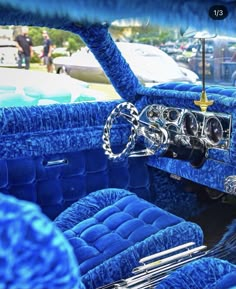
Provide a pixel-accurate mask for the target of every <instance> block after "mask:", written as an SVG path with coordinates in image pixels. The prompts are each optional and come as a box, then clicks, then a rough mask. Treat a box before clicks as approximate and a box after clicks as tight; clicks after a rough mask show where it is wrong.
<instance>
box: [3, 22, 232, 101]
mask: <svg viewBox="0 0 236 289" xmlns="http://www.w3.org/2000/svg"><path fill="white" fill-rule="evenodd" d="M22 28H23V26H14V25H11V26H1V30H0V31H1V34H0V67H1V70H0V73H1V75H4V74H5V75H6V73H5V71H3V70H2V69H3V68H8V69H9V68H10V69H16V70H17V69H18V66H19V60H20V59H21V55H20V53H19V51H18V47H17V41H16V40H17V35H19V34H20V31H21V29H22ZM44 31H46V33H47V35H48V37H49V38H50V41H51V48H50V49H51V53H50V61H51V64H50V65H51V68H50V69H52V72H53V74H55V75H56V77H57V78H55V77H54V78H55V79H54V78H53V79H52V76H51V75H47V76H45V78H47V79H51V80H50V83H55V82H57V83H60V85H55V84H54V88H53V89H50V90H49V91H53V93H51V94H50V96H48V95H46V96H45V91H46V88H44V87H43V84H44V86H46V82H45V81H42V82H41V83H40V85H39V82H38V83H37V81H35V80H32V79H34V78H35V79H41V77H42V76H41V75H38V76H37V75H36V73H37V72H39V73H42V72H44V73H46V74H47V73H48V64H47V59H46V58H45V57H44V49H45V48H44V45H45V38H44V35H43V33H44ZM109 33H110V35H111V37H112V38H113V40H114V42H115V43H116V45H117V47H118V48H119V50H120V52H121V54H122V55H123V57H124V58H125V59H126V61H127V63H128V64H129V65H130V68H131V69H132V71H133V72H134V74H135V75H136V77H137V78H138V80H139V82H140V83H141V84H143V85H144V86H151V85H156V84H160V83H166V82H176V81H178V82H183V83H192V84H201V81H202V67H203V65H202V52H203V45H202V43H201V40H200V39H194V38H184V37H183V35H181V33H180V29H179V28H178V27H172V28H167V27H161V26H158V25H151V24H148V25H144V26H143V25H139V26H133V25H132V23H131V24H130V23H127V25H120V26H119V23H118V24H117V23H116V24H115V25H111V26H110V28H109ZM6 35H7V36H6ZM28 35H29V37H30V39H31V40H32V50H33V53H32V55H31V57H30V67H29V73H30V71H33V72H34V73H31V74H32V75H30V76H29V77H26V79H28V80H29V79H31V82H30V83H29V82H28V84H27V81H26V82H24V83H25V86H27V87H31V89H28V88H27V89H26V88H23V89H22V87H18V86H20V85H19V82H16V81H14V80H13V79H12V80H11V81H9V80H8V81H7V79H6V77H1V79H2V81H3V80H4V81H5V82H6V83H5V84H4V83H2V87H3V86H4V85H5V86H9V85H10V84H12V87H14V89H15V90H14V91H17V92H21V93H20V95H21V97H22V98H24V101H23V102H22V103H23V105H31V104H35V103H36V104H40V105H42V104H50V103H57V102H58V101H59V102H69V103H70V102H72V101H73V102H77V101H80V100H83V101H86V100H89V101H91V100H109V99H116V98H120V96H119V94H118V93H117V92H116V91H115V90H114V88H113V86H112V85H111V83H110V81H109V78H108V77H107V76H106V73H105V72H104V71H103V68H102V67H101V65H100V63H99V62H98V61H97V59H96V58H95V56H94V55H93V53H92V52H91V51H90V49H89V48H88V47H86V45H85V43H84V42H83V41H82V39H81V38H80V37H79V36H78V35H76V34H74V33H71V32H67V31H63V30H57V29H50V28H48V27H28ZM17 51H18V53H17ZM205 57H206V60H205V61H206V65H205V76H206V83H207V84H209V85H212V84H217V85H218V84H223V85H227V86H232V85H233V86H235V85H236V38H234V37H228V36H225V35H217V36H216V37H215V38H211V39H206V41H205ZM26 64H27V63H26V62H25V60H24V59H23V62H22V67H23V68H25V67H26ZM18 73H20V72H19V71H18ZM21 74H22V73H21ZM12 75H17V73H15V72H14V74H12ZM62 75H63V76H68V77H67V78H66V80H65V78H64V79H63V80H60V78H61V77H62ZM16 79H21V77H17V76H16ZM66 81H67V83H65V82H66ZM75 81H77V83H76V84H75ZM72 82H73V83H72ZM63 83H64V87H63V88H62V85H61V84H63ZM56 86H57V88H56ZM75 86H76V87H80V89H79V90H78V93H77V95H76V94H75V89H72V91H71V89H70V87H71V88H72V87H73V88H74V87H75ZM0 90H1V91H2V92H1V97H2V98H3V96H4V95H6V94H5V92H4V89H3V88H2V89H0ZM22 91H23V92H24V93H23V96H24V97H23V96H22ZM26 91H27V93H26ZM29 91H31V93H29ZM32 91H34V94H32ZM36 91H37V93H36ZM62 91H63V93H64V94H65V95H63V97H59V95H61V93H62ZM36 95H37V101H36V100H35V99H34V101H29V100H30V99H29V98H28V97H35V96H36ZM52 95H53V96H52ZM42 98H43V100H42ZM8 100H9V97H8ZM26 100H27V101H26ZM39 100H40V101H39ZM13 104H14V105H21V102H14V101H11V102H9V101H5V100H4V101H2V102H1V105H2V106H5V105H13Z"/></svg>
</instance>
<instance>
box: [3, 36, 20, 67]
mask: <svg viewBox="0 0 236 289" xmlns="http://www.w3.org/2000/svg"><path fill="white" fill-rule="evenodd" d="M17 66H18V49H17V46H16V42H15V41H12V40H8V39H0V67H17Z"/></svg>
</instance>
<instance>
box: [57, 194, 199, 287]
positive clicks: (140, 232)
mask: <svg viewBox="0 0 236 289" xmlns="http://www.w3.org/2000/svg"><path fill="white" fill-rule="evenodd" d="M55 224H56V225H57V226H58V227H59V228H60V229H61V230H62V231H64V234H65V236H66V237H67V239H68V240H69V241H70V243H71V245H72V246H73V248H74V252H75V255H76V257H77V261H78V263H79V266H80V270H81V276H82V281H83V283H84V284H85V286H86V288H97V287H99V286H102V285H104V284H107V283H110V282H113V281H115V280H119V279H121V278H126V277H128V276H130V275H131V271H132V269H133V268H134V267H135V266H138V260H139V259H140V258H142V257H145V256H148V255H151V254H154V253H156V252H159V251H162V250H165V249H167V248H170V247H173V246H177V245H179V244H182V243H186V242H189V241H194V242H196V244H197V245H199V244H202V242H203V235H202V231H201V229H200V228H199V227H198V226H197V225H196V224H193V223H190V222H186V221H184V220H183V219H182V218H179V217H177V216H175V215H172V214H170V213H167V211H164V210H162V209H160V208H158V207H156V206H155V205H153V204H151V203H149V202H147V201H145V200H143V199H141V198H138V197H137V195H136V194H133V193H130V192H128V191H126V190H121V189H105V190H100V191H96V192H94V193H92V194H90V195H88V196H86V197H84V198H82V199H80V200H79V201H78V202H76V203H75V204H73V205H72V206H71V207H69V208H68V209H66V210H65V211H64V212H63V213H61V214H60V215H59V216H58V217H57V218H56V220H55Z"/></svg>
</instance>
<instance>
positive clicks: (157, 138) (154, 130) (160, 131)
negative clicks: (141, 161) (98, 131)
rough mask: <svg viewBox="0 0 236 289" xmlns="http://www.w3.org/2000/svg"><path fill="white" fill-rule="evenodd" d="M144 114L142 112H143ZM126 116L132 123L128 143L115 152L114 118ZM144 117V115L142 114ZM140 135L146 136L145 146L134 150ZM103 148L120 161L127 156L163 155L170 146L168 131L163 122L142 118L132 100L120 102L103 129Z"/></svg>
mask: <svg viewBox="0 0 236 289" xmlns="http://www.w3.org/2000/svg"><path fill="white" fill-rule="evenodd" d="M141 115H142V113H141ZM120 116H122V117H124V118H125V119H126V120H128V122H129V123H131V129H130V136H129V139H128V143H127V144H126V146H125V148H124V149H123V151H122V152H121V153H117V154H115V153H114V152H113V151H112V149H111V142H110V134H111V128H112V125H113V122H114V120H115V119H116V118H117V117H120ZM141 118H142V116H141ZM138 136H143V137H144V145H145V148H144V149H141V150H134V147H135V144H136V140H137V137H138ZM102 139H103V149H104V150H105V154H106V155H108V158H109V159H112V160H113V161H120V160H123V159H125V158H127V157H143V156H150V155H154V154H156V156H160V155H163V154H164V153H165V151H166V150H167V147H168V139H169V137H168V132H167V130H166V129H165V128H164V127H163V126H162V124H161V123H159V122H158V121H156V122H155V123H153V124H150V123H149V122H146V121H143V120H142V119H140V115H139V113H138V110H137V108H136V107H135V106H134V105H133V104H132V103H130V102H122V103H120V104H118V105H117V106H116V107H115V108H114V109H113V110H112V112H111V114H110V115H109V116H108V118H107V121H106V124H105V126H104V130H103V136H102Z"/></svg>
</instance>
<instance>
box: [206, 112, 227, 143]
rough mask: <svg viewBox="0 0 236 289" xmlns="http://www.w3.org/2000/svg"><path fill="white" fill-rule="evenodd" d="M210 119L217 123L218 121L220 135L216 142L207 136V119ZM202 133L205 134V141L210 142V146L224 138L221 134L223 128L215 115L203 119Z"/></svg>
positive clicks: (222, 133)
mask: <svg viewBox="0 0 236 289" xmlns="http://www.w3.org/2000/svg"><path fill="white" fill-rule="evenodd" d="M211 120H215V121H217V123H218V124H219V126H220V130H221V136H220V138H219V140H218V141H217V142H215V141H212V138H210V137H209V133H208V132H207V127H208V123H209V121H211ZM204 135H205V138H206V141H207V142H208V143H209V144H211V145H212V146H217V145H218V144H219V143H220V142H221V141H222V140H223V138H224V136H223V135H224V129H223V126H222V124H221V121H220V120H219V118H218V117H216V116H210V117H208V118H207V119H206V120H205V125H204Z"/></svg>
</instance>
